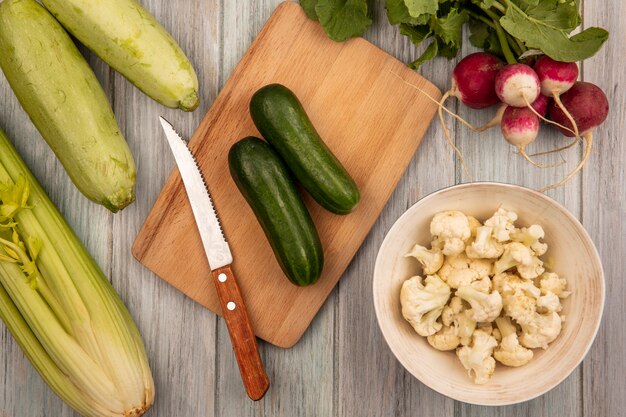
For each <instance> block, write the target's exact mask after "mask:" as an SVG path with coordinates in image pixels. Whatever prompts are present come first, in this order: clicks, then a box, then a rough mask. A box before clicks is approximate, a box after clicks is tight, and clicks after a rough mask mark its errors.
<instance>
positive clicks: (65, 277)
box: [0, 130, 154, 417]
mask: <svg viewBox="0 0 626 417" xmlns="http://www.w3.org/2000/svg"><path fill="white" fill-rule="evenodd" d="M0 318H2V320H3V321H4V322H5V323H6V324H7V326H8V327H9V330H10V331H11V332H12V334H13V335H14V337H15V339H16V340H17V341H18V343H19V344H20V346H21V347H22V349H23V350H24V351H25V353H26V355H27V356H28V358H29V359H30V360H31V362H32V363H33V366H35V368H36V369H37V370H38V371H39V373H40V374H41V375H42V377H43V378H44V380H45V381H46V382H47V383H48V384H49V385H50V387H51V388H52V389H53V390H54V391H55V392H56V393H57V394H58V395H59V396H60V397H61V398H62V399H63V400H65V401H66V402H67V403H68V404H69V405H70V406H71V407H73V408H74V409H76V410H77V411H78V412H79V413H81V414H82V415H84V416H89V417H91V416H93V417H104V416H120V417H121V416H125V417H130V416H140V415H142V414H143V413H144V412H145V411H146V410H147V409H148V408H149V407H150V406H151V405H152V403H153V401H154V383H153V380H152V375H151V372H150V368H149V365H148V361H147V358H146V354H145V349H144V346H143V342H142V340H141V337H140V335H139V332H138V330H137V328H136V326H135V324H134V322H133V320H132V318H131V317H130V314H129V313H128V310H127V309H126V308H125V306H124V304H123V303H122V301H121V300H120V298H119V296H118V295H117V294H116V293H115V290H114V289H113V287H112V286H111V285H110V283H109V282H108V281H107V279H106V278H105V276H104V275H103V274H102V272H101V271H100V269H99V268H98V266H97V265H96V263H95V262H94V260H93V259H92V258H91V256H90V255H89V254H88V253H87V251H86V250H85V249H84V247H83V246H82V244H81V243H80V242H79V241H78V239H77V238H76V236H75V235H74V233H73V232H72V230H71V229H70V228H69V226H68V225H67V224H66V223H65V221H64V220H63V218H62V216H61V215H60V213H59V212H58V210H57V209H56V207H54V205H53V204H52V202H51V201H50V200H49V199H48V197H47V195H46V194H45V192H44V191H43V190H42V188H41V187H40V186H39V184H38V182H37V180H36V179H35V178H34V177H33V176H32V174H31V173H30V172H29V170H28V169H27V167H26V166H25V164H24V162H23V161H22V160H21V159H20V157H19V156H18V155H17V153H16V151H15V149H14V148H13V147H12V146H11V144H10V143H9V141H8V140H7V138H6V137H5V135H4V133H3V132H2V131H1V130H0Z"/></svg>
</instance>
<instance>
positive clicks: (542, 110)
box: [470, 94, 550, 132]
mask: <svg viewBox="0 0 626 417" xmlns="http://www.w3.org/2000/svg"><path fill="white" fill-rule="evenodd" d="M549 102H550V99H549V98H548V97H546V96H543V95H541V94H539V96H537V99H536V100H535V101H533V103H532V104H531V107H532V108H533V109H534V110H535V112H536V114H539V115H540V116H542V117H543V116H545V115H546V113H547V111H548V103H549ZM507 107H509V106H507V105H506V104H501V105H500V107H499V108H498V111H497V112H496V115H495V116H494V117H493V119H491V120H490V121H488V122H487V123H485V124H484V125H482V126H480V127H477V128H474V127H472V126H470V128H471V129H472V130H474V131H476V132H484V131H485V130H487V129H491V128H492V127H494V126H498V125H499V124H500V123H501V122H502V115H503V114H504V111H505V109H506V108H507Z"/></svg>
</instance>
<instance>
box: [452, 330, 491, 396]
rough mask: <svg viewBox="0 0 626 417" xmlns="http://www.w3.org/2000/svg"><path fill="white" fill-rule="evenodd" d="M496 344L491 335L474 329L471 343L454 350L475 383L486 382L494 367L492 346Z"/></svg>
mask: <svg viewBox="0 0 626 417" xmlns="http://www.w3.org/2000/svg"><path fill="white" fill-rule="evenodd" d="M497 345H498V342H496V339H494V338H493V336H490V335H489V334H487V333H485V332H483V331H481V330H476V331H475V332H474V334H473V337H472V345H471V347H470V346H463V347H461V348H459V349H457V351H456V355H457V356H458V358H459V360H460V361H461V363H462V364H463V367H464V368H465V369H466V370H467V373H468V375H469V376H470V377H472V374H473V379H474V383H476V384H486V383H487V382H489V380H490V379H491V376H492V375H493V372H494V371H495V369H496V361H495V360H494V359H493V356H492V354H493V348H495V347H496V346H497Z"/></svg>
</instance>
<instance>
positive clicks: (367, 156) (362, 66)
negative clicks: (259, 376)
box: [133, 2, 438, 347]
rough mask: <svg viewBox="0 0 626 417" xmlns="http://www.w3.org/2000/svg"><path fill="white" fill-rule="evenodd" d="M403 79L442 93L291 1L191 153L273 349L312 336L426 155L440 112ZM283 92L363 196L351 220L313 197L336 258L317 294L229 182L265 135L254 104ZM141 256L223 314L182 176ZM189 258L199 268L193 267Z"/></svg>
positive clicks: (254, 315)
mask: <svg viewBox="0 0 626 417" xmlns="http://www.w3.org/2000/svg"><path fill="white" fill-rule="evenodd" d="M347 73H350V74H351V77H350V80H349V82H346V76H345V74H347ZM394 73H395V74H394ZM399 77H404V78H405V79H406V80H408V81H410V82H412V83H414V84H417V85H420V86H421V87H422V88H424V89H426V91H428V92H429V94H430V95H432V96H437V94H438V91H437V90H436V88H435V87H434V86H433V85H432V84H430V83H428V82H427V81H426V80H425V79H424V78H422V77H420V76H418V75H417V74H415V73H414V72H412V71H410V70H409V69H407V68H406V66H404V65H403V64H402V63H400V62H399V61H397V60H395V59H393V58H391V57H390V56H389V55H388V54H386V53H384V52H383V51H381V50H380V49H378V48H376V47H374V46H372V45H371V44H369V43H367V42H366V41H364V40H363V39H353V40H351V41H348V42H345V43H336V42H333V41H330V40H329V39H328V38H327V37H326V35H325V34H324V33H323V32H322V30H321V28H320V27H319V26H318V24H317V23H315V22H313V21H311V20H309V19H308V18H307V17H306V16H305V15H304V12H303V11H302V9H301V8H300V7H299V6H298V5H297V4H295V3H290V2H285V3H283V4H281V6H280V7H279V8H278V9H277V10H276V11H275V12H274V14H273V16H272V18H271V19H270V20H269V21H268V23H267V24H266V26H265V27H264V30H263V31H262V33H261V34H260V35H259V37H258V38H257V39H256V41H255V43H254V44H253V46H252V47H251V48H250V49H249V50H248V53H247V54H246V57H245V58H244V59H243V60H242V61H241V63H240V64H239V65H238V66H237V68H236V69H235V71H234V73H233V75H232V76H231V78H230V79H229V81H228V83H227V84H226V86H225V88H224V90H223V91H222V92H221V93H220V96H219V98H218V99H217V101H216V103H215V104H214V105H213V107H212V108H211V110H210V111H209V113H207V116H206V117H205V119H204V120H203V122H202V124H201V125H200V127H199V128H198V130H197V131H196V133H195V135H194V137H193V138H192V141H191V147H192V148H193V149H194V151H195V154H196V157H197V159H198V162H199V164H200V166H201V167H202V169H203V171H204V175H205V177H206V180H207V183H208V184H209V187H210V189H211V194H212V195H213V197H214V203H215V206H216V209H217V211H218V212H219V213H220V220H221V222H222V225H223V227H224V230H225V233H226V235H227V236H228V241H229V244H230V246H231V248H232V250H233V253H234V257H235V262H234V271H235V274H236V275H237V276H238V279H239V281H240V282H239V284H240V287H241V291H242V294H243V295H244V298H245V300H246V304H247V307H248V311H249V316H250V319H251V321H252V324H253V328H254V329H255V332H256V334H257V335H258V336H259V337H261V338H262V339H264V340H267V341H269V342H271V343H273V344H275V345H277V346H281V347H290V346H293V345H294V344H295V343H296V341H297V340H298V339H299V338H300V337H301V336H302V334H303V333H304V331H305V330H306V328H307V327H308V325H309V324H310V322H311V320H312V319H313V317H314V316H315V314H316V313H317V311H318V310H319V307H320V306H321V304H322V303H323V302H324V300H325V299H326V297H327V296H328V294H329V293H330V291H331V290H332V288H333V287H334V286H335V284H336V283H337V281H338V280H339V278H340V277H341V274H342V273H343V271H344V270H345V268H346V266H347V265H348V263H349V262H350V260H351V259H352V257H353V256H354V253H355V252H356V250H357V249H358V247H359V246H360V244H361V242H362V241H363V239H364V237H365V235H366V234H367V231H368V230H369V228H370V227H371V225H372V224H373V223H374V221H375V219H376V217H377V216H378V214H379V213H380V210H381V209H382V207H383V206H384V204H385V203H386V201H387V200H388V198H389V196H390V194H391V191H392V190H393V188H394V186H395V184H396V182H397V180H398V179H399V177H400V175H401V173H402V171H403V170H404V167H405V166H406V164H407V163H408V160H409V158H410V156H411V154H412V152H413V151H414V150H415V149H416V148H417V146H418V145H419V141H420V138H421V136H422V135H423V133H424V132H425V130H426V128H427V127H428V124H429V121H430V118H431V117H432V114H433V113H434V110H435V107H434V105H433V104H432V103H431V102H430V101H429V100H427V99H426V98H425V97H424V96H423V95H421V94H420V93H419V92H418V91H417V90H415V89H412V88H408V87H407V86H406V85H405V83H404V82H403V81H402V80H401V79H400V78H399ZM274 82H278V83H282V84H284V85H287V86H288V87H289V88H291V89H292V90H293V91H294V92H295V94H296V95H297V96H298V97H299V99H300V100H301V101H302V103H303V106H304V107H305V108H306V109H307V112H308V114H309V115H310V117H311V119H312V120H313V121H314V123H315V124H316V128H317V130H318V131H319V132H320V134H321V136H322V137H324V138H325V140H326V143H327V144H328V146H329V147H330V148H331V149H332V150H333V152H334V153H335V154H336V155H337V157H338V159H339V160H341V161H342V162H343V163H344V164H345V166H346V168H347V170H348V171H349V172H350V173H351V175H352V176H353V177H354V179H355V181H356V182H357V184H358V185H359V188H360V191H361V202H360V204H359V205H358V206H357V208H356V209H355V210H354V211H353V212H352V213H351V214H350V215H347V216H337V215H334V214H332V213H330V212H328V211H326V210H324V209H322V208H321V206H319V205H318V204H316V203H314V202H313V200H312V199H311V198H310V197H309V196H308V195H306V196H305V197H304V201H305V204H306V205H307V206H308V208H309V211H310V213H311V217H312V218H313V221H314V222H315V224H316V227H317V230H318V232H319V234H320V239H321V241H322V245H323V247H324V255H325V260H324V271H323V273H322V277H321V278H320V280H319V282H317V283H316V285H312V286H309V287H297V286H295V285H292V284H290V283H289V282H288V281H286V280H285V278H284V276H283V273H282V271H281V269H280V267H279V265H278V263H277V262H276V260H275V259H274V256H273V253H272V250H271V247H270V245H269V243H268V241H267V239H266V238H265V235H264V233H263V231H262V229H261V227H260V225H259V223H258V221H257V220H256V218H255V217H254V214H253V213H252V210H251V209H250V207H249V206H248V204H246V202H245V200H244V199H243V197H242V195H241V193H239V191H238V189H237V187H236V186H235V184H234V182H233V181H232V180H231V179H230V176H229V175H228V174H227V173H228V161H227V158H226V155H227V154H228V151H229V149H230V147H231V146H232V145H233V144H234V143H235V142H236V141H238V140H239V139H240V138H242V137H246V136H249V135H255V134H257V135H258V132H257V131H256V129H255V127H254V124H253V123H252V120H251V118H250V117H249V110H248V106H249V101H250V97H251V95H252V94H253V92H254V91H256V90H257V89H258V88H260V87H262V86H264V85H267V84H270V83H274ZM381 150H383V151H381ZM133 251H134V252H133V253H134V255H135V256H136V257H137V258H138V259H139V260H140V261H141V262H142V263H144V265H146V266H147V267H148V268H150V269H151V270H153V271H154V272H155V273H157V275H159V276H161V277H162V278H164V279H165V280H166V281H168V282H170V283H171V284H172V285H174V286H175V287H177V288H179V289H180V290H181V291H183V292H184V293H186V294H188V295H189V296H191V297H192V298H194V299H195V300H196V301H198V302H200V303H201V304H203V305H205V306H207V307H208V308H210V309H211V310H212V311H215V312H217V313H219V312H220V309H219V303H218V300H217V297H216V295H215V290H214V288H213V286H212V285H211V284H210V282H208V281H207V280H206V277H207V276H208V274H209V268H208V263H207V262H206V255H205V253H204V249H203V247H202V244H201V241H200V237H199V235H198V232H197V229H196V227H195V222H194V219H193V216H192V213H191V209H190V207H189V202H188V200H187V198H186V196H185V191H184V188H183V185H182V182H181V180H180V176H179V175H178V173H177V172H175V173H174V174H173V175H172V176H171V177H170V179H169V180H168V183H167V184H166V186H165V187H164V189H163V192H162V194H161V195H160V197H159V199H158V200H157V203H156V204H155V207H154V208H153V210H152V212H151V214H150V216H149V218H148V220H147V221H146V223H145V224H144V227H143V228H142V230H141V232H140V234H139V236H138V238H137V240H136V242H135V245H134V246H133ZM181 259H187V260H188V262H186V263H182V264H181V262H180V260H181ZM259 277H263V279H259Z"/></svg>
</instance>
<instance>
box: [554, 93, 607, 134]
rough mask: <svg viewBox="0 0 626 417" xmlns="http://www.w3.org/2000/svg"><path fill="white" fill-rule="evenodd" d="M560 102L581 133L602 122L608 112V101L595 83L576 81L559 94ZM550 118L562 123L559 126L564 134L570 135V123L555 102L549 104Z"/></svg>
mask: <svg viewBox="0 0 626 417" xmlns="http://www.w3.org/2000/svg"><path fill="white" fill-rule="evenodd" d="M561 102H562V103H563V105H564V106H565V108H566V109H567V111H568V112H569V113H570V114H571V115H572V118H573V119H574V122H575V123H576V125H577V126H578V130H579V131H580V132H581V135H583V136H584V135H586V134H589V133H590V131H591V130H592V129H594V128H596V127H598V126H600V125H601V124H602V122H604V120H605V119H606V117H607V116H608V114H609V101H608V99H607V98H606V95H605V94H604V92H603V91H602V90H601V89H600V88H599V87H598V86H596V85H594V84H591V83H588V82H585V81H578V82H576V83H575V84H574V86H573V87H572V88H570V89H569V90H568V91H567V92H566V93H565V94H563V95H561ZM550 119H551V120H552V121H554V122H557V123H559V124H562V125H563V126H565V129H564V128H559V130H560V131H561V133H563V134H564V135H565V136H569V137H572V136H574V134H572V132H571V130H568V129H573V126H572V123H571V122H570V121H569V120H568V119H567V117H566V115H565V113H564V112H563V110H562V109H561V108H559V107H558V106H557V105H556V103H552V104H551V105H550Z"/></svg>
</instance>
